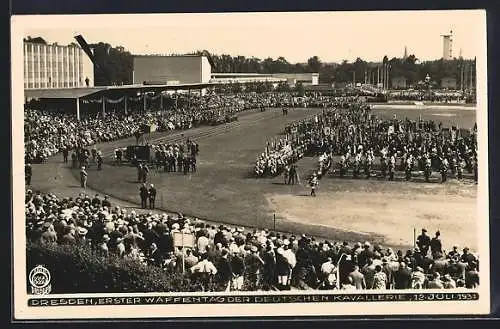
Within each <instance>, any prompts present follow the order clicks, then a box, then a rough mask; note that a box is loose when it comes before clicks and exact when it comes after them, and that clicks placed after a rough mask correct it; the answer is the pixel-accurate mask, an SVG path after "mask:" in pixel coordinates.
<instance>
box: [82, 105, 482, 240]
mask: <svg viewBox="0 0 500 329" xmlns="http://www.w3.org/2000/svg"><path fill="white" fill-rule="evenodd" d="M320 111H321V110H318V109H296V110H292V111H290V112H289V113H290V114H289V116H288V117H283V116H282V115H281V111H280V110H279V109H278V110H268V111H266V112H263V113H260V112H257V111H253V112H250V113H248V114H245V115H243V116H241V117H240V119H239V121H237V122H234V123H231V124H228V125H226V126H216V127H200V128H195V129H191V130H188V131H184V132H174V133H154V134H152V135H151V142H152V143H154V142H155V141H157V140H162V141H166V142H172V141H174V142H178V141H182V140H185V139H186V138H188V137H189V138H192V139H194V140H195V141H196V142H197V143H199V146H200V155H199V158H198V172H197V173H194V174H189V175H187V176H184V175H182V174H180V173H158V172H156V171H155V170H152V171H151V174H150V182H151V183H154V184H155V185H156V186H157V188H158V190H159V191H158V196H157V205H158V206H159V207H161V208H163V209H165V210H169V211H179V212H182V213H184V214H187V215H191V216H195V217H199V218H204V219H211V220H218V221H221V222H225V223H230V224H235V225H245V226H251V227H256V228H273V226H274V222H273V215H275V216H276V228H277V229H278V230H281V231H287V232H293V233H299V232H300V233H306V234H310V235H314V236H318V237H324V238H329V239H336V240H341V241H342V240H348V241H365V240H368V241H371V242H378V243H382V244H384V245H390V246H409V245H411V244H412V243H413V241H412V240H413V227H415V228H416V229H417V233H418V231H419V230H420V228H422V227H425V228H427V229H428V230H429V232H431V233H433V232H432V231H433V230H437V229H440V230H441V232H442V236H443V241H444V244H445V246H449V245H451V244H453V243H459V244H460V245H463V244H464V243H465V244H467V245H468V246H469V247H470V248H471V249H475V248H476V245H477V238H476V226H477V224H476V193H477V192H476V185H474V184H471V183H458V182H456V181H453V180H451V181H450V182H449V183H447V184H444V185H442V184H436V183H429V184H425V183H405V182H387V181H379V180H376V179H374V180H370V181H366V180H351V179H338V178H332V177H325V178H323V179H322V180H321V183H320V186H319V189H318V197H317V198H311V197H309V196H308V194H309V189H308V187H306V186H303V185H302V186H299V185H296V186H288V185H283V184H282V177H276V178H274V179H255V178H252V177H251V176H250V172H251V170H252V166H253V163H254V161H255V158H256V156H257V155H258V154H259V153H261V152H262V151H263V149H264V146H265V143H266V141H267V140H268V139H270V138H272V137H273V136H276V135H278V134H280V133H281V132H282V131H283V129H284V127H285V125H286V124H287V123H289V122H292V121H295V120H299V119H303V118H305V117H307V116H313V115H314V114H316V113H320ZM374 111H375V112H376V113H377V115H380V116H387V117H392V115H393V113H397V115H398V117H405V116H408V117H411V116H413V118H415V115H416V117H417V118H418V115H419V114H420V113H419V112H422V116H423V117H424V118H432V119H435V120H441V121H442V122H443V125H445V126H447V125H451V124H456V123H457V122H458V124H459V125H460V127H463V128H469V127H472V125H473V124H474V117H475V112H474V111H473V110H468V111H467V110H460V109H456V110H452V109H449V108H445V109H441V110H440V109H434V108H432V109H426V110H418V111H417V110H412V109H403V110H401V111H398V110H397V109H394V108H390V107H388V108H377V109H376V110H374ZM444 114H452V115H444ZM436 117H437V118H440V119H436ZM441 118H442V119H441ZM133 142H134V141H133V140H132V139H129V140H125V141H120V142H113V143H108V144H103V145H99V146H98V147H99V148H100V149H101V150H102V151H103V152H104V154H105V156H106V160H105V164H104V166H103V170H102V171H100V172H98V171H96V170H95V167H93V168H90V170H89V186H90V187H91V188H93V189H95V190H98V191H100V192H103V193H107V194H110V195H113V196H115V197H118V198H120V199H123V200H127V201H131V202H139V196H138V189H139V184H138V183H137V182H136V179H137V176H136V175H137V174H136V169H135V168H133V167H130V166H127V165H124V166H122V167H114V166H112V164H111V163H110V161H111V154H112V152H113V149H114V147H116V146H117V145H120V146H125V145H130V144H132V143H133ZM316 163H317V159H314V158H304V159H302V160H301V161H299V163H298V168H299V174H300V175H301V177H304V176H305V175H306V174H308V173H309V172H310V171H311V170H313V169H314V168H315V166H316ZM73 174H74V175H75V176H76V175H78V172H77V171H74V172H73Z"/></svg>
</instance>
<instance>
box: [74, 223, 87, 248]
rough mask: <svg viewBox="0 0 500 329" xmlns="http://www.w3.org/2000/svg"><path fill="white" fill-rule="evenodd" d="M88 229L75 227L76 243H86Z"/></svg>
mask: <svg viewBox="0 0 500 329" xmlns="http://www.w3.org/2000/svg"><path fill="white" fill-rule="evenodd" d="M87 232H88V230H87V229H86V228H85V227H78V228H77V229H76V243H77V244H79V245H81V246H83V245H85V244H86V243H87V240H86V235H87Z"/></svg>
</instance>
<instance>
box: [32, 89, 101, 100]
mask: <svg viewBox="0 0 500 329" xmlns="http://www.w3.org/2000/svg"><path fill="white" fill-rule="evenodd" d="M103 89H105V87H94V88H64V89H59V88H57V89H54V88H52V89H25V90H24V96H25V97H28V98H75V99H76V98H80V97H85V96H89V95H92V94H95V93H97V92H99V91H101V90H103Z"/></svg>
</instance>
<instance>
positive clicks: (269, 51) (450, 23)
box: [13, 11, 485, 63]
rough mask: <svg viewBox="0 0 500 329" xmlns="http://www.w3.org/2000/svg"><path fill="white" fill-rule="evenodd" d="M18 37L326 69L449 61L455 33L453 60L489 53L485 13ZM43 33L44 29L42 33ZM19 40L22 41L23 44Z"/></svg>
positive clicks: (186, 22) (111, 22) (226, 17)
mask: <svg viewBox="0 0 500 329" xmlns="http://www.w3.org/2000/svg"><path fill="white" fill-rule="evenodd" d="M13 20H14V21H13V24H14V26H16V24H19V25H17V27H19V30H17V32H15V31H13V33H17V34H18V35H17V36H19V37H20V36H22V37H26V36H28V35H29V36H32V37H34V36H41V37H43V38H44V39H46V40H47V41H48V42H58V43H59V44H67V43H70V42H72V41H73V36H74V35H76V34H82V35H83V36H84V37H85V39H86V40H87V42H89V43H94V42H99V41H103V42H107V43H109V44H111V45H113V46H123V47H125V48H126V49H127V50H129V51H130V52H132V53H133V54H151V53H155V54H158V53H163V54H165V53H166V54H169V53H186V52H191V51H195V50H200V49H207V50H208V51H210V52H211V53H213V54H222V53H225V54H231V55H233V56H235V55H244V56H247V57H250V56H256V57H258V58H265V57H273V58H277V57H278V56H283V57H285V58H286V59H287V60H288V61H290V62H292V63H296V62H306V61H307V59H308V58H309V57H311V56H314V55H317V56H319V57H320V59H321V60H322V61H324V62H340V61H342V60H344V59H346V60H349V61H352V60H355V59H356V57H361V58H363V59H365V60H369V61H379V60H381V58H382V57H383V56H384V55H388V56H389V57H401V56H402V55H403V52H404V47H405V46H406V47H407V48H408V53H409V54H415V55H416V56H417V58H419V59H420V60H432V59H439V58H441V57H442V53H443V47H442V38H441V34H446V33H449V32H450V30H452V31H453V55H454V56H456V57H458V56H459V53H460V49H461V50H462V55H463V57H465V58H473V57H474V56H477V54H478V53H479V52H481V51H482V48H483V49H484V47H485V14H484V13H483V12H482V11H413V12H409V11H392V12H309V13H237V14H222V13H219V14H155V15H97V16H95V15H94V16H93V15H81V16H25V17H14V18H13ZM42 26H43V28H42ZM17 36H16V37H17Z"/></svg>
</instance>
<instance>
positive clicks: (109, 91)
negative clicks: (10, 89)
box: [24, 83, 215, 99]
mask: <svg viewBox="0 0 500 329" xmlns="http://www.w3.org/2000/svg"><path fill="white" fill-rule="evenodd" d="M212 85H215V84H212V83H191V84H177V85H125V86H102V87H89V88H57V89H56V88H51V89H25V90H24V96H25V97H26V98H48V99H76V98H83V97H85V98H96V97H102V96H105V97H109V96H116V95H125V94H129V95H130V94H137V93H144V92H160V91H166V90H188V89H201V88H206V87H209V86H212Z"/></svg>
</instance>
